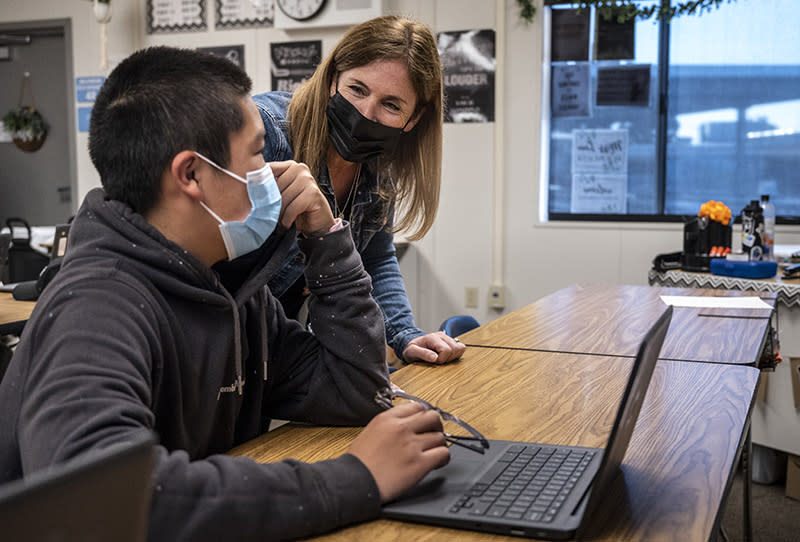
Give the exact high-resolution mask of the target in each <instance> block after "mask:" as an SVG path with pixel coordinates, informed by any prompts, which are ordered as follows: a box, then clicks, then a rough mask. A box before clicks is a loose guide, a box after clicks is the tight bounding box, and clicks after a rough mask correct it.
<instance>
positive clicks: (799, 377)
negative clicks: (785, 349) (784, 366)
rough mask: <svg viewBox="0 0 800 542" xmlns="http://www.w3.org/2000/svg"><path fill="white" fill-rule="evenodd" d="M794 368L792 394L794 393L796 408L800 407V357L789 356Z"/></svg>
mask: <svg viewBox="0 0 800 542" xmlns="http://www.w3.org/2000/svg"><path fill="white" fill-rule="evenodd" d="M789 365H790V366H791V368H792V395H794V408H800V358H789Z"/></svg>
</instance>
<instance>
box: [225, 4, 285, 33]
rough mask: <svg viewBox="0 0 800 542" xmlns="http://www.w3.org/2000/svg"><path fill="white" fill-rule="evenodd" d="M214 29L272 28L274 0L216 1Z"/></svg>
mask: <svg viewBox="0 0 800 542" xmlns="http://www.w3.org/2000/svg"><path fill="white" fill-rule="evenodd" d="M216 3H217V13H216V15H217V17H216V19H215V20H214V28H253V27H261V26H272V24H273V22H274V21H275V0H216Z"/></svg>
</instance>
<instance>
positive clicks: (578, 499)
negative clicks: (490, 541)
mask: <svg viewBox="0 0 800 542" xmlns="http://www.w3.org/2000/svg"><path fill="white" fill-rule="evenodd" d="M671 319H672V306H670V307H668V308H667V309H666V310H665V311H664V313H663V314H662V315H661V316H660V317H659V319H658V320H657V321H656V323H655V324H653V326H652V327H651V328H650V330H648V332H647V333H646V334H645V337H644V339H642V342H641V344H640V346H639V350H638V353H637V354H636V359H635V361H634V363H633V367H632V368H631V373H630V376H629V378H628V383H627V386H626V387H625V391H624V393H623V394H622V398H621V400H620V404H619V408H618V410H617V416H616V419H615V421H614V425H613V427H612V429H611V434H610V436H609V438H608V442H607V443H606V447H605V449H599V448H586V447H578V446H554V445H550V444H534V443H526V442H511V441H497V440H490V441H489V442H490V444H491V445H490V447H489V449H488V450H486V454H485V455H479V454H476V453H474V452H471V451H469V450H467V449H464V448H461V447H458V446H453V447H451V448H450V463H449V464H448V465H447V466H445V467H443V468H441V469H438V470H436V471H433V472H431V473H430V474H428V475H427V476H426V477H425V478H423V480H422V481H421V482H420V483H419V484H418V485H417V486H416V487H415V488H414V489H412V490H411V491H410V492H408V493H406V494H405V495H403V496H402V497H400V498H399V499H397V500H395V501H392V502H390V503H387V504H386V505H384V507H383V514H382V515H383V516H384V517H386V518H390V519H397V520H401V521H410V522H416V523H427V524H432V525H442V526H445V527H455V528H461V529H469V530H473V531H485V532H491V533H500V534H504V535H516V536H525V537H531V538H546V539H551V540H558V539H567V538H573V537H574V536H575V534H576V533H578V534H582V533H579V530H583V529H585V528H586V524H588V519H587V518H589V517H590V516H591V513H592V511H593V510H595V509H596V508H597V505H598V504H599V503H601V502H602V501H603V499H604V498H605V496H606V494H607V490H608V488H609V487H610V485H611V482H612V481H613V480H614V478H615V477H616V476H617V474H618V473H619V466H620V464H621V463H622V458H623V457H624V456H625V451H626V450H627V448H628V443H629V442H630V439H631V435H632V434H633V428H634V426H635V425H636V419H637V418H638V417H639V411H640V409H641V407H642V403H643V402H644V398H645V394H646V391H647V387H648V386H649V384H650V378H651V376H652V375H653V370H654V368H655V365H656V361H657V360H658V356H659V352H660V351H661V345H662V344H663V342H664V337H665V335H666V334H667V329H668V328H669V323H670V320H671Z"/></svg>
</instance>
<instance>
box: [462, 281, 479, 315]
mask: <svg viewBox="0 0 800 542" xmlns="http://www.w3.org/2000/svg"><path fill="white" fill-rule="evenodd" d="M464 297H465V298H466V303H465V305H466V306H467V308H468V309H477V308H478V288H477V287H475V286H467V287H466V288H464Z"/></svg>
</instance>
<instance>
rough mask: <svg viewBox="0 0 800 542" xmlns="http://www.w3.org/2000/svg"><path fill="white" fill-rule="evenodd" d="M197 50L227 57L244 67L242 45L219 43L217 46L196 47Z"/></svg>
mask: <svg viewBox="0 0 800 542" xmlns="http://www.w3.org/2000/svg"><path fill="white" fill-rule="evenodd" d="M197 50H198V51H203V52H204V53H209V54H212V55H214V56H221V57H223V58H227V59H228V60H230V61H231V62H233V63H234V64H236V65H237V66H239V67H240V68H241V69H244V45H221V46H218V47H198V48H197Z"/></svg>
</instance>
